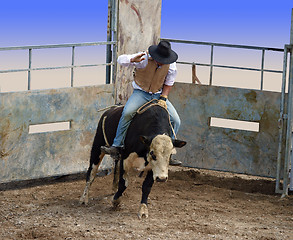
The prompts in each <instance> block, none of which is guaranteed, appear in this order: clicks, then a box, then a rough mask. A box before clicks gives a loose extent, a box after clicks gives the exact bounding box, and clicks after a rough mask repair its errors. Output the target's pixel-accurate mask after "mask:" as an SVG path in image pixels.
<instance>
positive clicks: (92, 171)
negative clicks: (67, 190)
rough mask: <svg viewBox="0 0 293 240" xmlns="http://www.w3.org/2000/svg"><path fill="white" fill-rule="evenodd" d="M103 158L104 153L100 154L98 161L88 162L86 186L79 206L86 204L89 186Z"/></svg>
mask: <svg viewBox="0 0 293 240" xmlns="http://www.w3.org/2000/svg"><path fill="white" fill-rule="evenodd" d="M104 156H105V153H100V156H99V158H98V161H97V160H92V159H91V161H90V166H89V168H88V171H87V175H86V185H85V188H84V191H83V194H82V195H81V197H80V200H79V202H80V203H81V204H88V201H89V190H90V186H91V185H92V183H93V181H94V180H95V177H96V174H97V171H98V168H99V166H100V164H101V162H102V160H103V157H104Z"/></svg>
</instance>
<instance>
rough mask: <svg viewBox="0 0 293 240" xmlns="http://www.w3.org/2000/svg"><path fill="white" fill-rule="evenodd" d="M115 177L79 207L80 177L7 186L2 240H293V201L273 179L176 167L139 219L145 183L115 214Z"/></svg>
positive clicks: (100, 183) (137, 182)
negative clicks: (280, 191)
mask: <svg viewBox="0 0 293 240" xmlns="http://www.w3.org/2000/svg"><path fill="white" fill-rule="evenodd" d="M112 177H113V175H109V176H106V177H99V178H96V180H95V182H94V183H93V185H92V188H91V191H90V202H89V204H88V206H84V205H80V204H79V197H80V195H81V193H82V192H83V189H84V186H85V180H82V179H81V176H70V177H65V178H62V179H59V180H44V183H45V184H44V183H43V184H40V182H39V181H35V182H33V183H32V182H29V183H22V184H18V186H17V188H16V187H14V188H13V189H11V185H8V186H6V185H3V184H2V185H1V190H2V191H1V192H0V226H1V228H0V239H1V240H2V239H3V240H4V239H54V240H59V239H107V240H110V239H145V240H147V239H150V240H155V239H158V240H159V239H160V240H161V239H262V240H265V239H270V240H272V239H286V240H291V239H293V196H289V197H288V198H285V199H280V195H275V194H274V181H273V180H270V179H265V178H258V177H250V176H245V175H237V174H231V173H220V172H214V171H207V170H197V169H190V168H180V167H171V169H170V174H169V181H168V182H166V183H155V184H154V186H153V189H152V192H151V194H150V200H149V218H148V219H144V220H139V219H138V218H137V211H138V208H139V205H140V196H141V183H142V179H139V178H135V179H134V180H133V182H132V183H131V184H130V186H129V187H128V189H127V190H126V192H125V195H124V196H123V204H122V206H121V208H120V210H118V211H114V210H113V209H112V207H111V198H112V195H111V194H112V192H111V184H112ZM9 188H10V189H9Z"/></svg>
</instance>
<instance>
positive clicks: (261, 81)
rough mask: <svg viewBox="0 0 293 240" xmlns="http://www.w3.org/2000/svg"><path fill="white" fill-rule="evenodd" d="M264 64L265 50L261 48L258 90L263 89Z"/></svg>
mask: <svg viewBox="0 0 293 240" xmlns="http://www.w3.org/2000/svg"><path fill="white" fill-rule="evenodd" d="M264 65H265V50H264V49H263V50H262V56H261V77H260V90H263V70H264Z"/></svg>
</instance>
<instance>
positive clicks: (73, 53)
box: [70, 46, 75, 87]
mask: <svg viewBox="0 0 293 240" xmlns="http://www.w3.org/2000/svg"><path fill="white" fill-rule="evenodd" d="M74 58H75V46H73V47H72V53H71V84H70V86H71V87H73V75H74V68H73V67H74Z"/></svg>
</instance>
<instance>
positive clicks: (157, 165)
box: [147, 135, 175, 182]
mask: <svg viewBox="0 0 293 240" xmlns="http://www.w3.org/2000/svg"><path fill="white" fill-rule="evenodd" d="M174 150H175V149H174V147H173V143H172V140H171V138H170V137H169V136H167V135H157V136H156V137H155V138H154V139H153V140H152V142H151V144H150V151H149V153H148V156H147V160H148V162H149V163H150V165H151V168H152V170H153V178H154V181H158V182H165V181H167V180H168V167H169V159H170V156H171V154H172V153H174Z"/></svg>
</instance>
